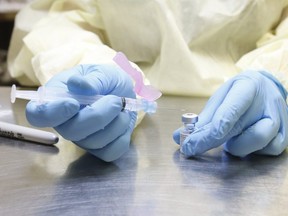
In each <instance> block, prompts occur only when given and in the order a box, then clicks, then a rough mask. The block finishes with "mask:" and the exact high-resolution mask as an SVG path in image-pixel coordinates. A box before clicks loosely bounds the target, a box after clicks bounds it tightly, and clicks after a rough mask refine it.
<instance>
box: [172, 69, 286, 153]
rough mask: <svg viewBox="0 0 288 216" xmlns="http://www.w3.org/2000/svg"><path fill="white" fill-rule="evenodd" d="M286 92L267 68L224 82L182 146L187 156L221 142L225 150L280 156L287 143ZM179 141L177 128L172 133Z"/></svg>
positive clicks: (244, 73) (182, 150) (239, 75)
mask: <svg viewBox="0 0 288 216" xmlns="http://www.w3.org/2000/svg"><path fill="white" fill-rule="evenodd" d="M286 97H287V91H286V90H285V89H284V87H283V86H282V84H281V83H280V82H279V81H278V80H277V79H276V78H275V77H273V76H272V75H271V74H270V73H268V72H266V71H245V72H242V73H240V74H238V75H237V76H235V77H233V78H231V79H230V80H229V81H227V82H226V83H224V84H223V85H222V86H221V87H220V88H219V89H218V91H216V92H215V93H214V94H213V96H212V97H211V98H210V99H209V101H208V103H207V105H206V106H205V108H204V110H203V111H202V112H201V113H200V115H199V122H197V124H196V127H197V129H196V130H195V131H194V132H193V133H192V134H190V135H189V136H188V137H187V138H186V139H185V141H184V143H183V145H182V146H181V149H180V150H181V152H182V153H183V154H184V155H186V156H187V157H190V156H196V155H201V154H203V153H205V152H206V151H208V150H210V149H212V148H216V147H218V146H220V145H222V144H224V148H225V150H226V151H227V152H229V153H230V154H232V155H234V156H239V157H244V156H246V155H248V154H251V153H255V154H264V155H279V154H281V153H282V152H283V151H284V150H285V149H286V147H287V146H288V107H287V104H286ZM173 138H174V140H175V142H177V143H178V144H179V142H180V129H178V130H176V131H175V132H174V134H173Z"/></svg>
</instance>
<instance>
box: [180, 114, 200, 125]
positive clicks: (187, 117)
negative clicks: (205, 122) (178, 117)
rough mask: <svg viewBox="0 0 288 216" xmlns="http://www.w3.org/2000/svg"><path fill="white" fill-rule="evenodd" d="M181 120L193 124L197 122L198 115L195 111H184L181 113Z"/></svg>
mask: <svg viewBox="0 0 288 216" xmlns="http://www.w3.org/2000/svg"><path fill="white" fill-rule="evenodd" d="M182 122H183V123H186V124H189V123H190V124H195V123H196V122H198V115H197V114H195V113H184V114H183V115H182Z"/></svg>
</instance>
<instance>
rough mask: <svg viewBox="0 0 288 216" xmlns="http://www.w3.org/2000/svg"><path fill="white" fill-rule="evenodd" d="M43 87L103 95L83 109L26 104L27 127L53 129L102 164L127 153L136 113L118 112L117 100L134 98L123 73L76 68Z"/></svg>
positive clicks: (62, 103) (69, 102)
mask: <svg viewBox="0 0 288 216" xmlns="http://www.w3.org/2000/svg"><path fill="white" fill-rule="evenodd" d="M45 86H46V87H47V88H49V87H57V88H62V89H65V90H66V91H67V90H69V91H70V92H72V93H74V94H81V95H97V94H100V95H107V96H104V97H103V98H101V99H100V100H98V101H96V102H95V103H93V104H91V105H89V106H86V107H82V106H81V105H80V104H79V103H78V102H77V101H76V100H74V99H61V100H57V101H53V102H48V103H44V104H38V103H37V102H33V101H30V102H29V103H28V104H27V107H26V117H27V120H28V121H29V123H30V124H32V125H34V126H37V127H54V129H55V130H56V131H57V132H58V133H59V134H60V135H62V136H63V137H64V138H65V139H67V140H71V141H72V142H74V143H75V144H76V145H78V146H79V147H81V148H83V149H85V150H87V151H88V152H90V153H91V154H93V155H95V156H97V157H98V158H100V159H102V160H104V161H113V160H116V159H117V158H119V157H120V156H121V155H123V154H124V153H125V152H126V151H128V149H129V144H130V139H131V134H132V131H133V129H134V126H135V122H136V118H137V114H136V112H128V111H123V110H122V108H123V107H122V100H121V98H120V97H129V98H135V97H136V96H135V93H134V91H133V83H132V80H131V79H130V77H129V75H127V74H126V73H125V72H124V71H122V70H121V69H120V68H118V67H117V66H116V65H113V64H109V65H108V64H107V65H78V66H76V67H74V68H71V69H69V70H66V71H63V72H61V73H59V74H57V75H56V76H54V77H53V78H52V79H51V80H49V82H48V83H47V84H46V85H45ZM115 95H116V96H119V97H115Z"/></svg>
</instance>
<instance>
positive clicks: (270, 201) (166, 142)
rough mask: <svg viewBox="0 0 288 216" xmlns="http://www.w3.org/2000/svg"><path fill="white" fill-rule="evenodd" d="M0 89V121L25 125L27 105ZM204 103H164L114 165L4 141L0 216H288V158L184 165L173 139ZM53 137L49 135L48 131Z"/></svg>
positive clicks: (208, 158)
mask: <svg viewBox="0 0 288 216" xmlns="http://www.w3.org/2000/svg"><path fill="white" fill-rule="evenodd" d="M9 91H10V89H9V88H6V87H1V88H0V93H1V94H0V99H1V102H0V104H1V113H0V116H1V121H6V122H12V123H18V124H21V125H28V123H27V122H26V120H25V114H24V113H25V112H24V109H25V104H26V102H25V101H17V102H16V104H14V105H11V104H10V101H9ZM206 101H207V99H206V98H181V97H168V96H165V97H162V98H161V99H160V100H159V109H158V112H157V113H156V114H154V115H151V116H148V115H147V116H146V117H145V118H144V120H143V121H142V123H141V124H140V125H139V126H138V127H137V128H136V130H135V132H134V134H133V138H132V143H131V150H130V151H129V152H128V153H127V154H125V155H124V156H123V157H122V158H121V159H119V160H117V161H115V162H113V163H105V162H103V161H100V160H99V159H97V158H95V157H93V156H91V155H89V154H86V153H85V152H84V151H83V150H81V149H79V148H78V147H76V146H75V145H73V144H72V143H71V142H68V141H65V140H64V139H60V141H59V143H58V144H57V145H56V146H55V147H47V146H44V145H36V144H32V143H29V142H24V141H17V140H12V139H8V138H3V137H0V179H1V183H0V190H1V196H0V215H133V216H134V215H145V216H147V215H149V216H152V215H213V216H218V215H219V216H220V215H221V216H223V215H253V216H258V215H259V216H263V215H288V204H287V203H288V176H287V170H288V157H287V153H286V152H285V153H284V154H282V155H281V156H279V157H263V156H255V155H252V156H249V157H246V158H242V159H240V158H236V157H233V156H230V155H228V154H226V153H225V152H223V150H222V148H221V147H219V148H217V149H214V150H211V151H209V152H208V153H206V154H205V155H203V156H202V157H198V158H194V159H185V158H184V157H183V156H182V155H181V154H180V153H179V149H178V146H177V145H175V144H174V142H173V139H172V133H173V131H174V129H176V128H177V127H179V126H180V125H181V123H180V116H181V114H182V113H184V112H187V111H192V112H196V113H199V112H200V111H201V109H202V108H203V106H204V104H205V102H206ZM47 130H50V131H51V130H52V129H47Z"/></svg>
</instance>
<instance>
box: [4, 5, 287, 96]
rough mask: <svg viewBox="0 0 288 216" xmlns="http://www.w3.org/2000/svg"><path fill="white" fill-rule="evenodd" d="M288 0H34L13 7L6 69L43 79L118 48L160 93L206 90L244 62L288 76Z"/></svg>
mask: <svg viewBox="0 0 288 216" xmlns="http://www.w3.org/2000/svg"><path fill="white" fill-rule="evenodd" d="M287 5H288V0H239V1H228V0H227V1H223V0H192V1H191V0H39V1H35V2H34V3H32V4H30V5H28V6H27V7H26V8H24V9H23V10H22V11H20V13H19V14H18V15H17V17H16V20H15V28H14V32H13V36H12V40H11V44H10V49H9V55H8V68H9V71H10V73H11V75H12V76H13V77H15V78H17V79H18V80H19V81H20V82H21V84H23V85H41V84H44V83H45V82H47V81H48V80H49V79H50V78H51V77H52V76H53V75H54V74H56V73H58V72H60V71H62V70H64V69H67V68H70V67H73V66H75V65H77V64H82V63H92V64H98V63H109V62H111V63H112V58H113V56H114V54H115V51H122V52H124V53H125V54H126V55H127V57H128V58H129V59H130V61H132V62H134V63H136V64H137V65H138V66H139V67H140V68H141V69H142V71H143V73H144V74H145V76H146V78H148V80H150V82H151V84H152V85H154V86H156V87H158V88H159V89H160V90H161V91H162V92H163V93H164V94H173V95H194V96H209V95H211V94H212V93H213V92H214V91H215V90H216V88H218V87H219V86H220V85H221V84H222V83H223V82H224V81H226V80H227V79H229V78H230V77H232V76H234V75H236V74H237V73H239V72H240V71H242V70H245V69H249V68H253V69H265V70H268V71H270V72H271V73H273V74H274V75H275V76H276V77H278V78H279V79H281V82H282V83H283V84H284V85H285V87H286V88H287V86H286V80H287V78H288V66H287V65H288V40H287V38H288V19H287V12H288V10H287V8H286V7H287Z"/></svg>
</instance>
